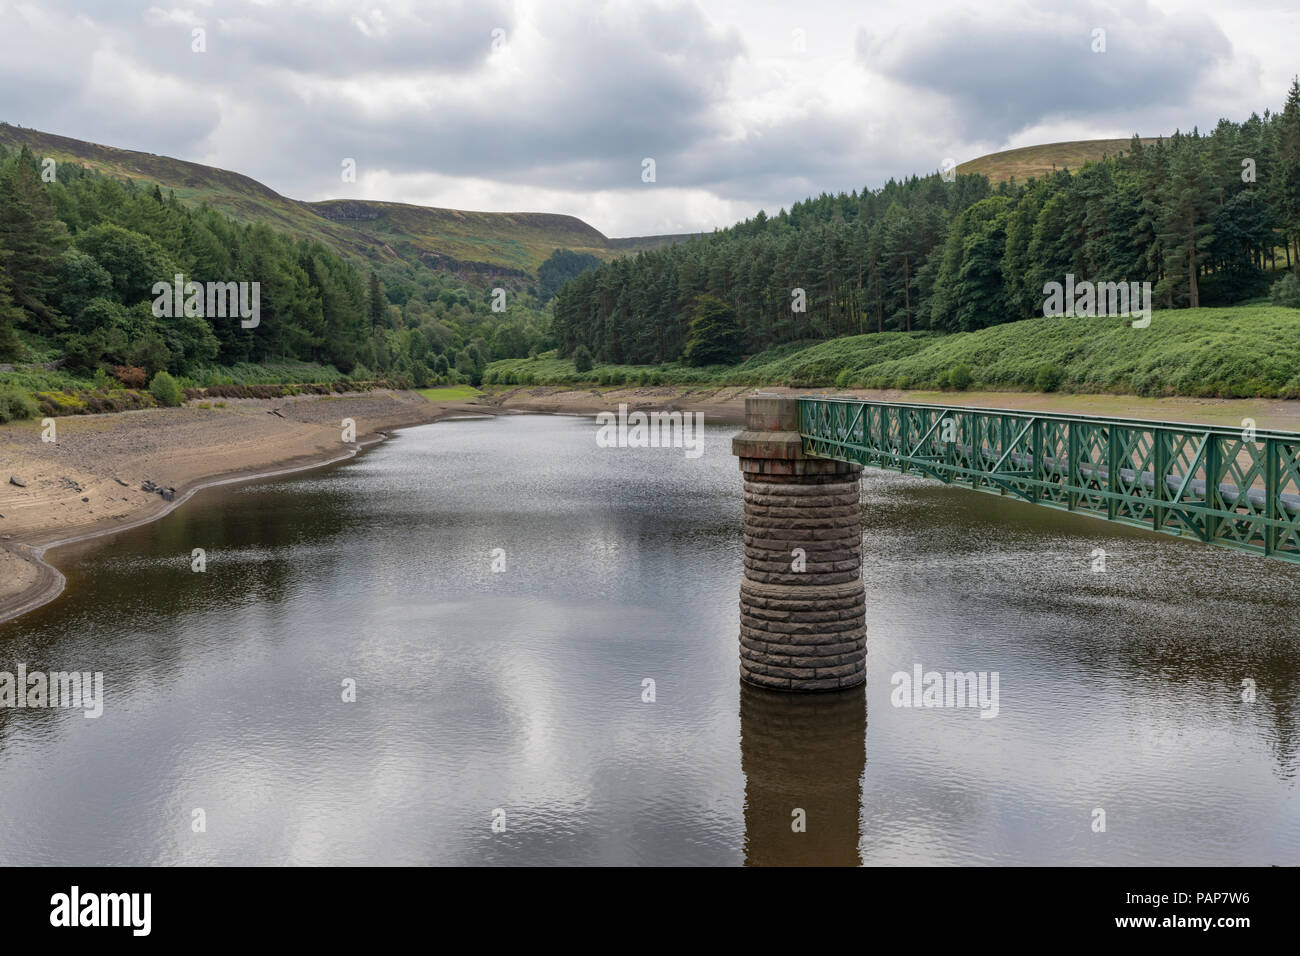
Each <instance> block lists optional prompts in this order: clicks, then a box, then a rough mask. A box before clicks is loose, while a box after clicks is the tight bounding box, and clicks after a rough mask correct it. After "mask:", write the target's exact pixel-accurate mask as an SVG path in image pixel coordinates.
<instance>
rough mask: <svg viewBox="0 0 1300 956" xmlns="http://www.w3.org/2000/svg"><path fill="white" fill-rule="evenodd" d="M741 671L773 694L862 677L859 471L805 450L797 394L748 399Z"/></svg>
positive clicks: (743, 447) (736, 446)
mask: <svg viewBox="0 0 1300 956" xmlns="http://www.w3.org/2000/svg"><path fill="white" fill-rule="evenodd" d="M731 448H732V453H733V454H735V455H736V457H737V458H738V459H739V460H740V471H741V474H742V475H743V477H744V484H745V527H744V536H745V578H744V581H743V582H742V583H741V586H740V675H741V677H742V679H744V680H745V681H746V682H748V683H751V684H755V685H758V686H761V687H768V688H772V689H774V690H785V691H799V692H807V691H830V690H841V689H845V688H849V687H856V686H857V685H859V684H861V683H862V682H863V681H865V680H866V654H867V627H866V601H865V593H864V589H863V585H862V514H861V501H860V494H859V485H858V479H859V476H860V475H861V474H862V467H861V466H860V465H855V464H851V463H849V462H840V461H832V460H830V459H826V458H816V457H813V456H809V455H806V454H804V451H803V440H802V438H801V437H800V435H799V403H798V399H797V398H795V397H794V396H785V395H773V394H771V393H762V392H760V393H756V394H754V395H751V396H748V397H747V398H746V399H745V427H744V428H743V429H742V430H741V432H740V433H739V434H737V435H736V436H735V438H733V439H732V443H731Z"/></svg>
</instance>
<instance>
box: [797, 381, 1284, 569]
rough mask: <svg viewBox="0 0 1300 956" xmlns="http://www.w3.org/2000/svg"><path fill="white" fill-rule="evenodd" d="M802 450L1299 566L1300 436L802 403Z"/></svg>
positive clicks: (852, 402) (1084, 418)
mask: <svg viewBox="0 0 1300 956" xmlns="http://www.w3.org/2000/svg"><path fill="white" fill-rule="evenodd" d="M799 431H800V434H801V435H802V436H803V450H804V453H805V454H809V455H815V456H817V457H819V458H835V459H838V460H840V461H852V462H857V463H858V464H860V465H871V466H874V467H877V468H888V469H891V470H894V471H900V472H902V473H904V474H908V473H913V474H922V475H926V476H929V477H931V478H936V479H938V480H939V481H942V482H946V483H948V484H954V485H966V486H969V487H971V488H973V489H976V490H979V491H986V492H991V493H994V494H1000V495H1014V496H1015V497H1018V498H1022V499H1024V500H1025V501H1029V502H1033V503H1034V504H1038V505H1046V506H1048V507H1050V508H1059V509H1061V510H1064V511H1077V512H1081V513H1083V514H1090V515H1095V516H1096V517H1099V518H1107V519H1109V520H1111V521H1119V522H1122V523H1123V524H1129V525H1136V526H1137V527H1141V528H1149V529H1151V530H1153V531H1161V532H1164V533H1165V534H1172V535H1178V536H1183V537H1186V536H1190V537H1192V538H1195V539H1197V540H1200V541H1204V542H1207V543H1209V544H1218V545H1223V546H1225V547H1229V548H1236V549H1237V550H1240V551H1250V552H1253V553H1255V554H1262V555H1267V556H1269V557H1273V558H1281V559H1282V560H1284V561H1294V562H1297V563H1300V434H1295V433H1292V432H1272V431H1254V430H1250V429H1231V428H1222V427H1211V426H1208V425H1184V424H1178V423H1173V422H1151V421H1142V420H1140V419H1120V418H1097V417H1093V416H1088V415H1048V414H1040V413H1038V412H1023V411H1008V410H1006V409H998V408H964V407H961V406H946V405H904V404H894V403H887V402H864V401H858V400H856V399H836V398H801V399H799Z"/></svg>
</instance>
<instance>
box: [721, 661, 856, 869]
mask: <svg viewBox="0 0 1300 956" xmlns="http://www.w3.org/2000/svg"><path fill="white" fill-rule="evenodd" d="M740 738H741V739H740V767H741V771H742V772H743V773H744V775H745V863H746V865H748V866H857V865H858V863H859V862H860V860H859V857H858V842H859V840H860V838H861V828H860V825H859V820H860V812H861V806H862V774H863V771H864V770H865V768H866V740H867V703H866V688H865V687H863V686H858V687H854V688H851V689H849V690H845V691H836V692H834V693H827V694H789V693H781V692H779V691H772V690H767V689H765V688H762V687H754V686H751V685H750V684H746V683H745V682H744V681H741V682H740ZM796 810H802V811H803V822H804V824H805V825H806V830H805V831H804V832H796V830H795V822H794V813H795V811H796Z"/></svg>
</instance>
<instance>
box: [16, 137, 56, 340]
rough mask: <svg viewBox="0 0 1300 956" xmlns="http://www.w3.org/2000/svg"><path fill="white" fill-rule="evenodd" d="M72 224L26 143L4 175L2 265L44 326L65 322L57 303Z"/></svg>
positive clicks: (20, 299)
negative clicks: (59, 210) (60, 212)
mask: <svg viewBox="0 0 1300 956" xmlns="http://www.w3.org/2000/svg"><path fill="white" fill-rule="evenodd" d="M66 242H67V228H66V227H65V226H64V224H63V222H62V221H60V220H59V219H58V217H57V216H56V215H55V211H54V205H53V203H51V202H50V198H49V196H48V195H47V194H46V191H45V185H44V184H43V183H42V182H41V177H40V172H39V167H38V166H37V163H36V159H35V158H34V157H33V156H32V153H31V150H29V149H28V148H27V147H26V146H24V147H23V149H22V152H21V153H20V154H19V156H18V157H17V159H15V160H14V161H12V162H10V163H9V164H8V168H7V169H6V170H5V172H4V174H3V176H0V269H3V270H4V271H5V272H6V273H8V275H9V283H10V294H11V295H12V297H13V299H14V301H15V302H16V303H17V304H18V305H19V306H20V307H21V308H22V309H23V310H24V311H25V312H27V313H30V314H31V315H32V316H35V318H36V319H37V320H38V321H37V322H36V323H35V325H34V327H35V328H36V329H37V330H38V331H42V332H47V333H48V332H53V331H55V330H57V329H58V328H59V327H61V325H62V322H61V319H60V317H59V316H58V314H57V313H56V312H55V311H54V309H53V308H51V302H52V299H53V295H54V291H55V289H56V288H57V279H58V253H59V250H60V249H62V248H63V246H64V245H65V244H66Z"/></svg>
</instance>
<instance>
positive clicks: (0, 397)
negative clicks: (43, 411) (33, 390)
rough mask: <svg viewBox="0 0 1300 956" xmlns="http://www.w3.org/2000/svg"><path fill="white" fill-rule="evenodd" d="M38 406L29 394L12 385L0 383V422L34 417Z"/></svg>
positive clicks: (38, 410)
mask: <svg viewBox="0 0 1300 956" xmlns="http://www.w3.org/2000/svg"><path fill="white" fill-rule="evenodd" d="M39 413H40V408H39V407H37V405H36V403H35V402H34V401H32V398H31V396H30V395H28V394H27V393H26V392H24V391H23V390H22V389H20V388H14V387H13V386H12V385H0V424H3V423H4V422H16V421H18V420H20V419H24V418H35V417H36V416H37V415H38V414H39Z"/></svg>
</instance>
